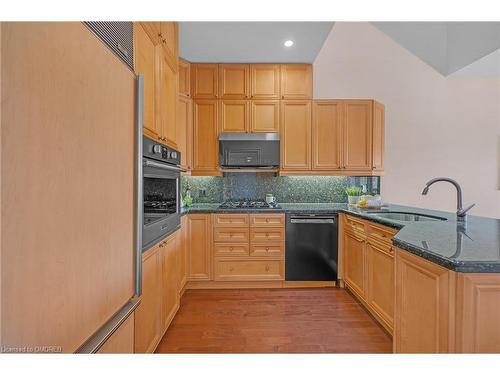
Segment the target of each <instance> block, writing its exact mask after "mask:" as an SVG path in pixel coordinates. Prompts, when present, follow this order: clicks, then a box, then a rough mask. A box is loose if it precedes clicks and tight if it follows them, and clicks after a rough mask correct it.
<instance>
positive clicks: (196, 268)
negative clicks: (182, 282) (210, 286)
mask: <svg viewBox="0 0 500 375" xmlns="http://www.w3.org/2000/svg"><path fill="white" fill-rule="evenodd" d="M210 217H211V215H210V214H189V215H188V216H187V223H188V225H187V230H188V233H187V237H188V251H187V264H188V280H193V281H196V280H211V279H212V224H211V220H210Z"/></svg>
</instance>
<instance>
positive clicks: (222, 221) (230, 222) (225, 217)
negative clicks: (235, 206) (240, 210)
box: [214, 214, 248, 227]
mask: <svg viewBox="0 0 500 375" xmlns="http://www.w3.org/2000/svg"><path fill="white" fill-rule="evenodd" d="M214 225H215V226H216V227H247V226H248V215H247V214H216V215H214Z"/></svg>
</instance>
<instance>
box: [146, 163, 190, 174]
mask: <svg viewBox="0 0 500 375" xmlns="http://www.w3.org/2000/svg"><path fill="white" fill-rule="evenodd" d="M144 166H146V167H154V168H161V169H167V170H169V171H176V172H186V170H185V169H182V168H179V167H176V166H173V165H167V164H163V163H157V162H155V161H151V160H144Z"/></svg>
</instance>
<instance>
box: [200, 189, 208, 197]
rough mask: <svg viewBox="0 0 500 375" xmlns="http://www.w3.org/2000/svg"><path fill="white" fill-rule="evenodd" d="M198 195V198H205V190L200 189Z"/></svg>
mask: <svg viewBox="0 0 500 375" xmlns="http://www.w3.org/2000/svg"><path fill="white" fill-rule="evenodd" d="M199 195H200V197H206V196H207V190H206V189H200V191H199Z"/></svg>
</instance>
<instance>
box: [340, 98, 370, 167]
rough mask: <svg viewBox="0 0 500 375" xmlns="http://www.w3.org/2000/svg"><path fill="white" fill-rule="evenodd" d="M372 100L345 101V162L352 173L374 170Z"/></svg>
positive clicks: (345, 165)
mask: <svg viewBox="0 0 500 375" xmlns="http://www.w3.org/2000/svg"><path fill="white" fill-rule="evenodd" d="M372 111H373V101H372V100H345V101H344V122H343V137H344V142H343V162H344V168H345V169H348V170H351V171H369V170H371V169H372V118H373V117H372V116H373V114H372Z"/></svg>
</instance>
